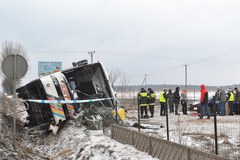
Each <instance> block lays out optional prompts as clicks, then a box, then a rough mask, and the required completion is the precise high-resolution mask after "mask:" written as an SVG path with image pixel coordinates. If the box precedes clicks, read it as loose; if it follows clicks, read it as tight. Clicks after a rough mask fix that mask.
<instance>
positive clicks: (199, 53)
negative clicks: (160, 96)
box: [0, 0, 240, 85]
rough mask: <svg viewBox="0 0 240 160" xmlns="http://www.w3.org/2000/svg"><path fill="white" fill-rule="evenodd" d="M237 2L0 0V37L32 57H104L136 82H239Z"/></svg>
mask: <svg viewBox="0 0 240 160" xmlns="http://www.w3.org/2000/svg"><path fill="white" fill-rule="evenodd" d="M239 8H240V1H239V0H211V1H209V0H121V1H120V0H119V1H117V0H85V1H83V0H34V1H33V0H21V1H19V0H2V1H1V2H0V20H1V25H0V42H1V43H3V42H4V41H5V40H11V41H13V42H19V43H21V44H22V45H24V46H25V47H26V49H27V54H28V55H29V57H30V65H31V70H30V72H29V73H28V75H27V76H26V78H25V80H24V82H25V83H27V82H29V81H31V80H33V79H35V78H37V64H38V61H62V62H63V68H67V67H70V66H71V64H72V62H73V61H78V60H81V59H88V60H89V61H90V56H89V55H88V51H93V50H94V51H96V53H95V55H94V61H102V62H103V63H104V65H105V67H106V68H107V70H109V71H110V70H112V69H116V68H118V69H119V70H121V71H122V72H124V73H125V74H126V75H127V76H128V77H129V80H130V84H136V85H141V84H142V81H143V79H144V74H147V83H148V84H184V83H185V79H184V65H185V64H189V66H188V84H195V85H200V84H201V83H204V84H206V85H228V84H239V83H240V74H239V68H240V61H239V60H240V45H239V42H240V30H239V28H240V20H239V17H240V9H239Z"/></svg>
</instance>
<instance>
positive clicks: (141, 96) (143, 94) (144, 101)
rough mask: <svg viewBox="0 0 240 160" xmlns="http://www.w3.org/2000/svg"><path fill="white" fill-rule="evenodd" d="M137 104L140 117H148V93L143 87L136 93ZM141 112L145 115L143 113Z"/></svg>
mask: <svg viewBox="0 0 240 160" xmlns="http://www.w3.org/2000/svg"><path fill="white" fill-rule="evenodd" d="M138 104H139V107H140V109H141V118H148V109H147V107H148V93H147V91H146V90H145V89H144V88H141V91H140V92H139V93H138ZM143 112H144V113H145V115H143Z"/></svg>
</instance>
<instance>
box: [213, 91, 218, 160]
mask: <svg viewBox="0 0 240 160" xmlns="http://www.w3.org/2000/svg"><path fill="white" fill-rule="evenodd" d="M216 112H217V106H216V97H215V96H213V116H214V137H215V154H216V155H218V137H217V116H216Z"/></svg>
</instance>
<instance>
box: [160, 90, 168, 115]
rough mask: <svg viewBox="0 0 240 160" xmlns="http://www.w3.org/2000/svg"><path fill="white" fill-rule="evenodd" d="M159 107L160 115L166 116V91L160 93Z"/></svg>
mask: <svg viewBox="0 0 240 160" xmlns="http://www.w3.org/2000/svg"><path fill="white" fill-rule="evenodd" d="M159 101H160V105H161V110H160V115H161V116H165V115H166V111H167V110H166V109H167V89H164V90H163V91H162V92H161V93H160V99H159Z"/></svg>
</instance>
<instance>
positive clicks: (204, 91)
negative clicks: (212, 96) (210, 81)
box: [200, 84, 210, 119]
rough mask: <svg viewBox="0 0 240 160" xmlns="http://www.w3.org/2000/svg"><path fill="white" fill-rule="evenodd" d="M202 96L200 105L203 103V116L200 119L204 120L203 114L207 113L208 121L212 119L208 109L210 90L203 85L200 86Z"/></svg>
mask: <svg viewBox="0 0 240 160" xmlns="http://www.w3.org/2000/svg"><path fill="white" fill-rule="evenodd" d="M200 88H201V90H200V92H201V95H200V103H201V114H200V119H203V112H204V111H205V112H206V114H207V119H210V113H209V108H208V90H207V89H206V87H205V85H204V84H202V85H201V86H200Z"/></svg>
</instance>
